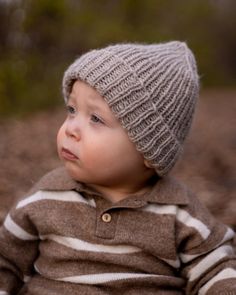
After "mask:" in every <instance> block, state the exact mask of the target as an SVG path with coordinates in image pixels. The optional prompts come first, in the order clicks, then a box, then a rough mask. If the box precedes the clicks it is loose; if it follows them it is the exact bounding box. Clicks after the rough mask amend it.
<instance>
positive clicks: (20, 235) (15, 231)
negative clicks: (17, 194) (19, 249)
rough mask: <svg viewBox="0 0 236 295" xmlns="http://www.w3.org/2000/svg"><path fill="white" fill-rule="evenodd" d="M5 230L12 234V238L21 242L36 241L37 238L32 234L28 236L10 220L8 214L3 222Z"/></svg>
mask: <svg viewBox="0 0 236 295" xmlns="http://www.w3.org/2000/svg"><path fill="white" fill-rule="evenodd" d="M4 226H5V228H6V229H7V230H8V231H9V232H10V233H12V234H13V235H14V236H16V237H17V238H19V239H21V240H25V241H27V240H37V239H38V237H37V236H34V235H32V234H29V233H28V232H27V231H25V230H24V229H23V228H22V227H20V226H19V225H18V224H16V223H15V222H14V221H13V220H12V219H11V216H10V215H9V214H8V215H7V217H6V219H5V221H4Z"/></svg>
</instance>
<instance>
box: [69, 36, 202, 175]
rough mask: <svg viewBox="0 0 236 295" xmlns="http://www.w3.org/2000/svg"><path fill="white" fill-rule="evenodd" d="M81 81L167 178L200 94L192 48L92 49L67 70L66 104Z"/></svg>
mask: <svg viewBox="0 0 236 295" xmlns="http://www.w3.org/2000/svg"><path fill="white" fill-rule="evenodd" d="M77 79H80V80H82V81H84V82H87V83H88V84H89V85H91V86H92V87H94V88H95V89H96V90H97V91H98V92H99V94H100V95H101V96H103V97H104V99H105V100H106V102H107V103H108V105H109V107H110V109H111V110H112V112H113V113H114V114H115V116H116V117H117V118H118V119H119V121H120V122H121V124H122V126H123V127H124V128H125V130H126V131H127V133H128V136H129V138H130V140H131V141H132V142H133V143H134V144H135V145H136V148H137V150H138V151H139V152H141V153H142V155H143V157H144V158H145V159H146V160H147V161H148V162H149V163H150V164H151V165H152V166H153V167H154V168H155V170H156V172H157V174H158V175H160V176H163V175H165V174H167V173H168V172H169V171H170V169H171V168H172V167H173V166H174V164H175V163H176V161H177V158H178V156H179V154H180V152H181V150H182V146H183V141H184V139H185V138H186V135H187V134H188V131H189V128H190V125H191V122H192V118H193V113H194V108H195V103H196V99H197V96H198V92H199V83H198V82H199V80H198V74H197V67H196V63H195V59H194V56H193V54H192V52H191V51H190V49H189V48H188V47H187V45H186V44H185V43H183V42H178V41H173V42H168V43H163V44H152V45H144V44H117V45H112V46H108V47H106V48H103V49H98V50H92V51H90V52H88V53H86V54H84V55H82V56H81V57H80V58H78V59H77V60H75V62H74V63H73V64H72V65H71V66H70V67H69V68H68V69H67V71H66V72H65V74H64V78H63V94H64V98H65V101H67V99H68V97H69V94H70V92H71V89H72V86H73V83H74V82H75V81H76V80H77Z"/></svg>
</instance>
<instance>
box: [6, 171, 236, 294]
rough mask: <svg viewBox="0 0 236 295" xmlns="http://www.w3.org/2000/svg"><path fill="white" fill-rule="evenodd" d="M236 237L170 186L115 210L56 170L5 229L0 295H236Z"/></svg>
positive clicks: (166, 182) (181, 189)
mask: <svg viewBox="0 0 236 295" xmlns="http://www.w3.org/2000/svg"><path fill="white" fill-rule="evenodd" d="M233 236H234V233H233V231H232V230H231V229H229V228H228V227H226V226H224V225H222V224H221V223H219V222H217V221H216V220H215V219H214V218H213V217H212V216H211V215H210V214H209V213H208V211H207V210H206V209H205V208H204V207H203V206H202V205H201V204H200V203H199V202H198V201H197V199H196V198H195V197H194V196H193V195H192V193H191V192H189V191H188V190H187V189H186V187H185V186H183V185H181V184H179V183H178V182H177V181H175V180H174V179H172V178H169V177H166V178H163V179H161V180H159V181H158V182H157V183H156V184H155V186H154V187H153V189H152V191H151V193H149V194H145V195H143V196H137V195H136V196H135V195H132V196H129V197H127V198H126V199H125V200H122V201H120V202H118V203H115V204H112V203H109V202H108V201H106V200H105V199H104V198H102V196H101V195H99V194H98V193H95V192H93V191H91V190H89V189H88V188H86V187H85V186H84V185H82V184H80V183H77V182H75V181H73V180H72V179H71V178H70V177H69V176H68V174H67V173H66V171H65V170H64V168H61V169H57V170H55V171H53V172H51V173H49V174H48V175H46V176H45V177H44V178H43V179H42V180H41V181H40V182H39V183H38V184H37V185H36V187H35V188H34V190H33V191H32V192H31V194H30V195H29V196H28V197H26V198H25V199H23V200H21V201H20V202H19V203H18V204H17V205H16V207H15V208H14V209H12V210H11V211H10V213H9V214H8V215H7V217H6V219H5V222H4V224H3V226H2V228H1V230H0V295H3V294H4V295H5V294H14V295H15V294H21V295H22V294H28V295H29V294H30V295H55V294H60V295H70V294H73V295H82V294H88V295H90V294H94V295H95V294H100V295H105V294H106V295H108V294H117V295H118V294H119V295H120V294H125V295H134V294H135V295H138V294H140V295H141V294H142V295H148V294H149V295H150V294H153V295H154V294H156V295H158V294H159V295H181V294H199V295H205V294H207V295H210V294H211V295H212V294H215V295H216V294H217V295H224V294H225V295H232V294H236V260H235V256H234V253H233V249H232V246H231V245H230V240H231V239H232V238H233Z"/></svg>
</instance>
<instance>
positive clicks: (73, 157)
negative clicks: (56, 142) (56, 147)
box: [61, 148, 79, 161]
mask: <svg viewBox="0 0 236 295" xmlns="http://www.w3.org/2000/svg"><path fill="white" fill-rule="evenodd" d="M61 156H62V158H63V159H65V160H69V161H74V160H78V159H79V158H78V157H77V156H76V155H75V154H73V153H72V152H71V151H70V150H68V149H66V148H62V149H61Z"/></svg>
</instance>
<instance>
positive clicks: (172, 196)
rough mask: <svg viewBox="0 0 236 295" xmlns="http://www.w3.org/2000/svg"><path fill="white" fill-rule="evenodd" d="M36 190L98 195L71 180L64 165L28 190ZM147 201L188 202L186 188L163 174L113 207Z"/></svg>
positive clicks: (135, 205)
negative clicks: (142, 189) (148, 189)
mask: <svg viewBox="0 0 236 295" xmlns="http://www.w3.org/2000/svg"><path fill="white" fill-rule="evenodd" d="M38 190H54V191H67V190H76V191H78V192H81V193H86V194H88V195H93V196H99V197H102V195H101V194H100V193H99V192H96V191H95V190H93V189H91V188H89V187H87V186H86V185H85V184H83V183H80V182H77V181H75V180H73V179H72V178H71V177H70V176H69V174H68V173H67V171H66V169H65V168H64V167H60V168H57V169H55V170H53V171H51V172H49V173H48V174H46V175H45V176H44V177H43V178H42V179H41V180H40V181H39V182H38V183H37V184H36V185H35V186H34V187H33V189H32V190H31V191H30V193H33V192H35V191H38ZM147 203H158V204H167V205H168V204H169V205H170V204H171V205H186V204H188V191H187V188H186V187H185V186H184V185H183V184H181V183H180V182H178V181H177V180H176V179H175V178H173V177H170V176H165V177H163V178H159V179H158V180H157V181H156V182H155V183H154V185H153V187H152V189H151V191H149V192H148V193H144V194H142V195H141V194H133V195H130V196H128V197H127V198H126V199H124V200H122V201H119V202H118V203H115V204H114V207H118V206H119V207H120V206H122V207H123V206H125V207H142V206H144V205H145V204H147Z"/></svg>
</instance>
